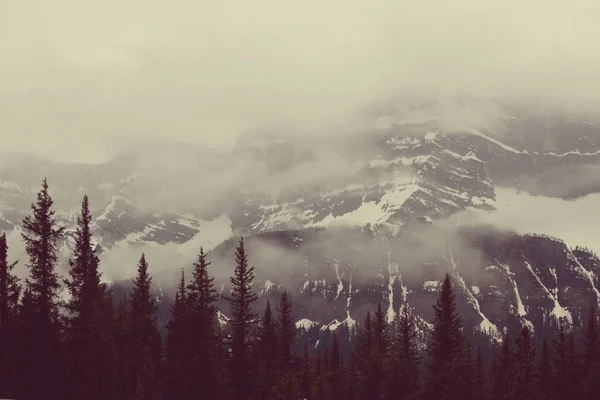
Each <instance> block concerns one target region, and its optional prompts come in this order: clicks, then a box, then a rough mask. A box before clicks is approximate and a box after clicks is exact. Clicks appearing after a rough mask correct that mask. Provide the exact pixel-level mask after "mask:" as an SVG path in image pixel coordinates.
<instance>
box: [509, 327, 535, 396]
mask: <svg viewBox="0 0 600 400" xmlns="http://www.w3.org/2000/svg"><path fill="white" fill-rule="evenodd" d="M512 358H513V362H512V365H511V369H510V371H509V374H508V393H507V396H506V399H507V400H521V399H528V400H538V399H541V398H542V394H541V391H540V387H539V371H538V368H537V364H536V362H535V347H534V346H533V344H532V342H531V333H530V332H529V329H528V328H527V327H524V328H523V329H522V330H521V333H520V334H519V335H518V336H517V338H516V339H515V347H514V350H513V353H512Z"/></svg>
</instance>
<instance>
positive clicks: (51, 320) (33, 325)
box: [21, 179, 64, 399]
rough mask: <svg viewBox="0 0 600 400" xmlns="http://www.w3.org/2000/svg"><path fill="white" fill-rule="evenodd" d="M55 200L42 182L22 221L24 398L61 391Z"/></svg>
mask: <svg viewBox="0 0 600 400" xmlns="http://www.w3.org/2000/svg"><path fill="white" fill-rule="evenodd" d="M53 205H54V201H53V200H52V197H51V196H50V194H49V192H48V183H47V181H46V179H44V182H43V185H42V189H41V190H40V191H39V193H38V195H37V202H36V203H35V204H32V205H31V211H32V215H29V216H26V217H25V218H24V219H23V230H24V232H23V233H22V237H23V240H24V242H25V250H26V252H27V254H28V256H29V264H28V265H27V266H28V267H29V272H30V276H29V279H28V280H27V288H26V290H27V293H28V296H29V298H28V302H29V308H30V309H29V310H28V311H30V312H29V313H28V314H27V315H25V314H24V315H23V317H24V318H26V319H28V326H29V327H30V329H28V331H27V332H24V334H25V335H26V338H25V339H24V340H25V342H26V347H27V349H26V354H24V355H23V356H24V357H27V360H28V363H27V364H28V365H27V373H28V378H29V380H30V381H32V382H35V383H36V384H35V385H26V386H25V387H24V389H25V392H24V393H22V395H21V397H22V398H24V399H32V398H33V399H40V398H58V397H60V396H61V395H62V394H63V389H64V381H63V378H64V368H63V365H64V353H63V348H62V343H61V321H60V315H59V305H60V301H59V298H58V291H59V289H60V283H59V277H58V274H57V272H56V264H57V262H58V255H57V253H58V248H57V242H58V240H59V239H60V238H61V237H62V236H63V232H64V227H61V226H58V225H57V222H56V219H55V218H54V213H55V212H54V210H53V209H52V207H53Z"/></svg>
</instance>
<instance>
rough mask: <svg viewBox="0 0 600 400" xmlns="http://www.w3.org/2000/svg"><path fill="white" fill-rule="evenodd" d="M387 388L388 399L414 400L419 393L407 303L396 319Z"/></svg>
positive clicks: (411, 319)
mask: <svg viewBox="0 0 600 400" xmlns="http://www.w3.org/2000/svg"><path fill="white" fill-rule="evenodd" d="M387 386H388V391H387V395H388V398H390V399H414V398H416V396H417V394H418V393H419V389H420V379H419V359H418V351H417V332H416V329H415V322H414V317H413V314H412V309H411V308H410V306H409V305H408V303H404V305H403V306H402V310H401V311H400V313H399V314H398V315H397V317H396V334H395V338H394V342H393V345H392V350H391V357H390V364H389V372H388V385H387Z"/></svg>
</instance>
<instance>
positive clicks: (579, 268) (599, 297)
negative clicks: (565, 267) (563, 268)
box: [566, 249, 600, 306]
mask: <svg viewBox="0 0 600 400" xmlns="http://www.w3.org/2000/svg"><path fill="white" fill-rule="evenodd" d="M566 251H567V259H568V260H569V261H571V262H573V263H574V264H575V271H576V272H577V273H578V274H579V275H581V276H583V277H584V279H585V280H586V281H587V282H588V283H589V284H590V287H591V288H592V290H593V291H594V293H595V294H596V305H597V306H600V292H599V291H598V289H597V288H596V286H594V275H593V273H592V271H588V270H587V269H585V268H584V267H583V265H581V263H580V262H579V260H578V259H577V257H575V254H573V252H572V251H571V250H569V249H567V250H566Z"/></svg>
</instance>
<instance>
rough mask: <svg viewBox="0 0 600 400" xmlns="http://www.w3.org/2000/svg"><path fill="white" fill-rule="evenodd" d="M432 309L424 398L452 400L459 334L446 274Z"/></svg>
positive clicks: (454, 391) (460, 334) (459, 347)
mask: <svg viewBox="0 0 600 400" xmlns="http://www.w3.org/2000/svg"><path fill="white" fill-rule="evenodd" d="M433 309H434V315H435V316H434V320H433V331H432V332H431V336H430V340H429V345H428V347H427V352H428V360H427V361H428V362H427V376H426V377H427V387H426V393H425V397H426V398H427V399H431V400H446V399H455V398H457V395H458V393H459V392H458V380H457V379H456V376H458V374H459V367H460V353H461V348H462V333H461V320H460V317H459V315H458V312H457V310H456V297H455V294H454V290H453V288H452V282H451V280H450V275H449V274H446V277H445V279H444V282H443V283H442V286H441V290H440V294H439V296H438V300H437V302H436V304H435V305H434V306H433Z"/></svg>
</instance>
